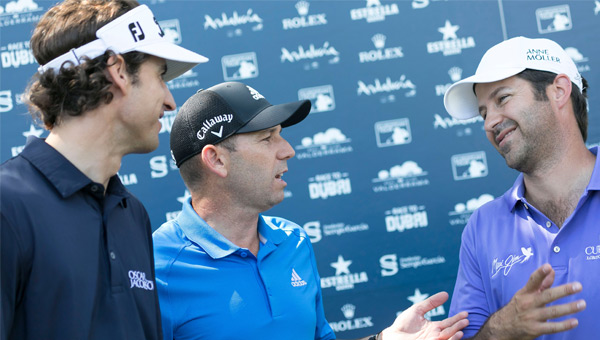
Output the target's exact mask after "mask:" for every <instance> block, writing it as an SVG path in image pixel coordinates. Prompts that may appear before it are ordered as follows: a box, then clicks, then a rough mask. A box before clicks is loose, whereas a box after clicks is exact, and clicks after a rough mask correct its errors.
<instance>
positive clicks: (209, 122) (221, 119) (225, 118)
mask: <svg viewBox="0 0 600 340" xmlns="http://www.w3.org/2000/svg"><path fill="white" fill-rule="evenodd" d="M232 119H233V115H232V114H224V115H219V116H216V117H213V118H211V119H206V120H205V121H204V122H203V123H202V128H200V130H198V132H197V133H196V137H198V139H199V140H204V138H205V137H206V133H207V132H208V131H210V129H211V128H212V127H213V126H214V125H216V124H219V123H231V120H232ZM211 133H212V134H214V135H215V136H218V137H219V138H220V137H221V136H222V135H223V125H221V129H220V130H219V132H213V131H211Z"/></svg>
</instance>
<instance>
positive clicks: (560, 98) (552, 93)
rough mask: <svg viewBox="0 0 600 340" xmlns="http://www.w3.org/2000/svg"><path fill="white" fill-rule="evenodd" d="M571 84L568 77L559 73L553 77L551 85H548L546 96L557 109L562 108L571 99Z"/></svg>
mask: <svg viewBox="0 0 600 340" xmlns="http://www.w3.org/2000/svg"><path fill="white" fill-rule="evenodd" d="M572 86H573V84H572V83H571V80H570V79H569V77H568V76H567V75H566V74H564V73H561V74H559V75H557V76H556V77H555V78H554V82H553V83H552V85H550V86H549V87H548V93H547V95H548V98H549V99H550V100H551V101H552V102H553V103H554V105H556V107H557V108H558V109H564V108H565V105H567V104H569V99H571V91H572V89H573V88H572Z"/></svg>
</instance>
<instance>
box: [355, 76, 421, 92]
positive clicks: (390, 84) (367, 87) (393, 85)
mask: <svg viewBox="0 0 600 340" xmlns="http://www.w3.org/2000/svg"><path fill="white" fill-rule="evenodd" d="M400 90H405V92H404V96H405V97H414V96H415V95H416V94H417V86H416V85H415V84H414V83H413V82H412V81H411V80H410V79H408V78H406V76H405V75H404V74H403V75H401V76H400V78H399V79H398V80H397V81H396V80H392V78H390V77H386V78H385V81H384V82H381V81H380V80H379V78H375V81H374V82H373V84H366V83H364V82H363V81H361V80H359V81H358V88H357V89H356V93H357V95H358V96H360V95H363V94H364V95H366V96H371V95H374V94H378V93H389V92H395V91H400Z"/></svg>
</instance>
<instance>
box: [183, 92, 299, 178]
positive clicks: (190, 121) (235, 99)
mask: <svg viewBox="0 0 600 340" xmlns="http://www.w3.org/2000/svg"><path fill="white" fill-rule="evenodd" d="M309 112H310V100H301V101H298V102H292V103H286V104H279V105H271V104H270V103H269V102H268V101H267V100H266V99H265V97H263V96H262V95H261V94H260V93H259V92H258V91H256V90H255V89H253V88H251V87H250V86H248V85H245V84H242V83H238V82H227V83H221V84H218V85H215V86H213V87H211V88H209V89H206V90H200V91H198V92H197V93H196V94H194V95H193V96H191V97H190V98H189V99H188V100H187V101H186V102H185V103H184V104H183V106H182V107H181V109H179V112H178V113H177V116H176V117H175V121H174V122H173V126H172V127H171V155H172V156H173V159H174V160H175V163H176V164H177V166H178V167H179V166H181V164H182V163H183V162H185V161H186V160H188V159H190V158H191V157H193V156H194V155H197V154H199V153H200V152H202V149H203V148H204V147H205V146H206V145H209V144H213V145H214V144H217V143H219V142H221V141H223V140H225V139H226V138H228V137H230V136H232V135H234V134H237V133H245V132H253V131H260V130H264V129H268V128H270V127H273V126H276V125H281V127H288V126H291V125H294V124H296V123H299V122H301V121H302V120H303V119H304V118H306V116H307V115H308V113H309Z"/></svg>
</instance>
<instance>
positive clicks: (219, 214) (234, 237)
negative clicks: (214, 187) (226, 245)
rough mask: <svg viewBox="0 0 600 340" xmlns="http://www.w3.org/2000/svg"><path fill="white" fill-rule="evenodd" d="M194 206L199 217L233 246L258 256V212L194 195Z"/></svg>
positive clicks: (225, 201)
mask: <svg viewBox="0 0 600 340" xmlns="http://www.w3.org/2000/svg"><path fill="white" fill-rule="evenodd" d="M192 206H193V208H194V211H196V213H197V214H198V216H200V217H201V218H202V219H203V220H204V221H205V222H206V223H208V225H210V226H211V227H212V228H213V229H215V230H216V231H217V232H219V233H220V234H221V235H223V236H224V237H225V238H227V239H228V240H229V241H231V242H232V243H233V244H235V245H236V246H238V247H241V248H246V249H248V250H250V251H251V252H252V253H253V254H254V255H255V256H256V254H258V250H259V248H260V240H259V237H258V212H256V211H249V210H248V209H244V208H240V207H236V206H235V205H233V204H229V202H228V201H227V199H214V198H212V197H211V196H208V195H205V196H203V197H198V196H196V195H194V193H192Z"/></svg>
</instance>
